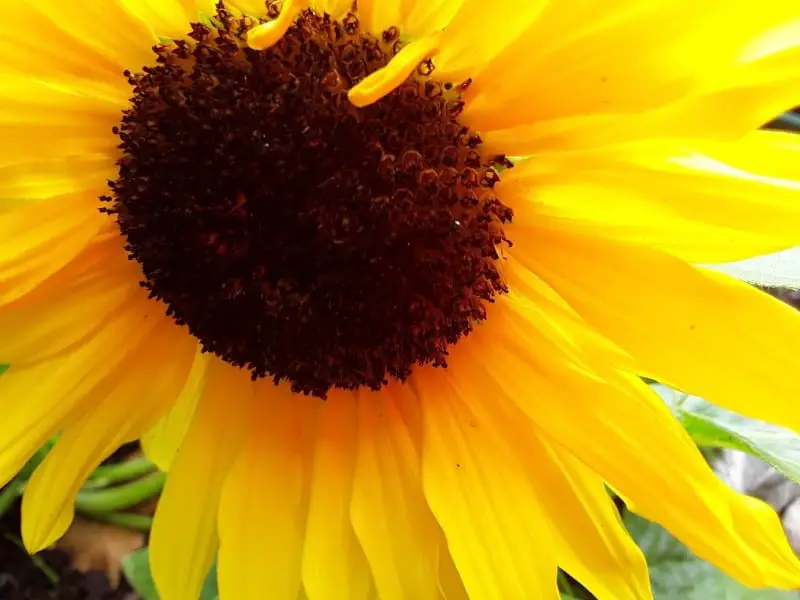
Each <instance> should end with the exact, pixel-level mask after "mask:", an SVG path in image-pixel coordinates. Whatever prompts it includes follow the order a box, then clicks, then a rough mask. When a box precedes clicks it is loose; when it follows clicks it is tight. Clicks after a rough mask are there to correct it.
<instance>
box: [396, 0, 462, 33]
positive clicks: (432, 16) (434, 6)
mask: <svg viewBox="0 0 800 600" xmlns="http://www.w3.org/2000/svg"><path fill="white" fill-rule="evenodd" d="M463 1H464V0H405V2H404V3H403V15H402V17H401V21H400V23H399V25H400V29H401V31H402V33H403V35H404V36H408V37H409V38H412V39H413V38H418V37H424V36H426V35H429V34H431V33H435V32H437V31H440V30H442V29H444V28H445V27H447V26H448V25H449V24H450V22H451V21H452V19H453V16H454V15H455V14H456V13H457V12H458V10H459V8H460V7H461V5H462V4H463Z"/></svg>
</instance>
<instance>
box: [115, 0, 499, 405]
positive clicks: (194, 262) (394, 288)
mask: <svg viewBox="0 0 800 600" xmlns="http://www.w3.org/2000/svg"><path fill="white" fill-rule="evenodd" d="M269 8H270V10H271V13H272V14H271V16H272V17H276V16H277V9H276V7H275V6H274V5H270V6H269ZM260 22H261V21H258V20H256V19H253V18H249V17H240V16H238V15H237V16H235V15H233V14H232V13H230V12H229V11H228V10H226V9H225V7H224V6H223V5H222V4H220V5H219V6H218V7H217V14H216V15H215V16H214V17H213V18H212V19H210V20H209V21H208V22H207V23H202V24H201V23H194V24H192V26H191V29H192V30H191V33H190V34H188V36H187V39H185V40H173V41H169V42H165V43H163V44H161V45H158V46H156V47H155V48H154V52H155V55H156V57H155V61H154V64H153V65H152V66H148V67H144V68H143V70H142V72H140V73H130V72H126V73H125V76H126V77H127V78H128V80H129V83H130V85H131V86H132V87H133V95H132V98H131V105H130V108H128V109H127V110H125V111H124V113H123V116H122V120H121V123H120V125H119V127H116V128H115V129H114V133H115V134H116V135H118V137H119V139H120V145H119V149H120V153H121V154H120V158H119V161H118V166H119V175H118V177H117V179H116V180H115V181H113V182H110V184H109V185H110V193H109V195H108V196H104V197H103V198H102V201H103V202H104V204H103V208H102V209H101V210H103V211H104V212H107V213H109V214H112V215H114V216H115V218H116V219H117V222H118V224H119V228H120V230H121V232H122V234H123V236H124V238H125V241H126V246H125V249H126V251H127V252H128V254H129V256H130V257H131V259H133V260H135V261H137V262H138V263H139V264H140V265H141V269H142V272H143V278H144V279H143V281H142V286H143V287H145V288H146V289H147V290H149V293H150V296H151V297H153V298H157V299H159V300H160V301H162V302H163V303H164V304H165V305H166V306H167V311H168V314H170V315H171V316H172V317H173V318H174V320H175V321H176V322H177V323H179V324H181V325H185V326H186V327H188V329H189V330H190V332H191V333H192V335H194V336H195V337H196V338H197V339H198V340H199V341H200V343H201V344H202V347H203V349H204V350H205V351H207V352H210V353H213V354H215V355H217V356H218V357H220V358H221V359H223V360H225V361H227V362H228V363H231V364H233V365H236V366H241V367H243V368H246V369H249V370H250V371H251V373H252V375H253V377H254V378H260V377H271V378H273V379H274V380H275V382H279V381H288V382H289V383H290V384H291V386H292V389H293V390H294V391H295V392H301V393H306V394H311V395H316V396H320V397H323V398H324V397H325V395H326V393H327V392H328V391H329V390H330V389H331V388H342V389H358V388H361V387H367V388H371V389H379V388H380V387H381V386H383V385H385V384H386V383H387V382H388V380H389V379H390V378H397V379H400V380H403V379H405V378H407V377H408V376H409V375H410V373H411V370H412V368H413V367H414V366H415V365H423V364H433V365H436V366H446V357H447V353H448V347H449V346H450V345H452V344H454V343H456V342H457V341H458V340H459V339H461V338H462V337H463V336H465V335H467V334H468V333H469V332H470V331H471V329H472V328H473V327H474V325H475V324H476V323H477V322H479V321H481V320H483V319H485V317H486V303H488V302H491V301H492V300H493V297H494V296H496V295H497V294H500V293H504V292H506V291H507V289H506V287H505V284H504V283H503V280H502V277H501V273H500V268H499V267H500V264H499V260H500V254H501V247H502V245H503V244H507V243H508V241H507V239H506V237H505V235H504V232H503V224H504V223H507V222H509V221H510V219H511V217H512V213H511V210H510V209H509V208H507V207H506V206H504V205H503V204H502V203H501V202H500V201H499V200H498V198H497V197H496V195H495V194H494V193H493V187H494V186H495V184H496V183H497V182H498V181H499V176H498V174H497V170H496V169H495V166H497V165H499V164H507V160H506V159H505V158H504V157H502V156H487V155H485V154H484V153H482V148H481V140H480V137H479V136H478V135H477V134H476V133H475V132H473V131H471V130H470V129H469V128H468V127H466V126H463V125H462V124H461V123H460V122H459V114H460V112H461V110H462V107H463V102H462V101H461V94H462V93H463V91H464V89H466V87H467V85H468V82H463V83H461V84H457V85H452V84H447V83H442V82H439V81H437V80H435V79H433V78H431V77H430V75H431V73H432V71H433V68H434V67H433V64H432V62H431V61H425V62H423V63H421V64H420V66H419V67H418V69H417V70H416V72H415V73H413V74H412V75H411V76H410V77H409V78H408V79H407V80H406V81H405V82H403V83H402V84H400V85H399V86H398V87H397V88H396V89H394V91H392V92H391V93H389V94H388V95H387V96H385V97H384V98H382V99H381V100H379V101H377V102H375V103H374V104H371V105H368V106H365V107H362V108H357V107H355V106H354V105H353V104H352V103H351V102H350V101H349V100H348V97H347V92H348V90H349V89H350V88H351V87H352V86H354V85H356V84H357V83H358V82H360V81H362V80H363V79H364V78H365V77H366V76H368V75H369V74H371V73H374V72H375V71H377V70H378V69H380V68H382V67H384V66H386V65H387V64H388V62H389V61H390V60H391V59H392V57H393V56H394V55H396V54H397V52H399V51H400V49H401V48H402V42H401V41H400V39H399V36H398V31H397V30H395V29H390V30H388V31H385V32H384V33H383V35H382V36H381V37H380V38H376V37H374V36H372V35H370V34H369V33H366V32H364V31H362V30H361V28H360V26H359V22H358V19H357V17H356V16H355V15H353V14H350V15H348V16H347V17H345V18H344V19H342V20H341V21H336V20H333V19H332V18H330V17H329V16H327V15H318V14H316V13H313V12H311V11H303V12H301V13H300V14H299V16H298V17H297V18H296V20H295V22H294V23H293V25H292V26H291V27H290V28H289V29H288V31H287V32H286V33H285V35H283V37H282V38H281V39H280V41H278V42H277V43H276V44H275V45H274V46H272V47H271V48H269V49H267V50H263V51H256V50H253V49H251V48H249V47H248V46H247V41H246V39H247V32H248V30H250V29H251V28H252V27H254V26H255V25H258V24H259V23H260Z"/></svg>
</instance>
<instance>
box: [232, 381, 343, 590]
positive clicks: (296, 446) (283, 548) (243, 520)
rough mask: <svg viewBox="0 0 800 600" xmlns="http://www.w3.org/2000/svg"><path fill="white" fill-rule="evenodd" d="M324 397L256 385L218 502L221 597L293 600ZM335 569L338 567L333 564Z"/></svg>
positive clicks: (283, 388) (299, 580)
mask: <svg viewBox="0 0 800 600" xmlns="http://www.w3.org/2000/svg"><path fill="white" fill-rule="evenodd" d="M320 403H321V401H320V400H319V399H318V398H310V397H308V396H304V395H301V394H293V393H292V392H291V390H290V389H289V387H288V386H285V385H282V386H275V385H274V384H272V382H270V381H264V382H260V383H258V384H257V387H256V400H255V412H254V415H253V428H252V432H251V434H250V436H249V438H248V439H247V440H246V442H245V445H244V447H243V448H242V451H241V453H240V456H239V457H238V458H237V460H236V462H235V464H234V467H233V469H232V470H231V473H230V475H229V476H228V478H227V479H226V480H225V487H224V489H223V492H222V500H221V502H220V507H219V541H220V546H219V561H218V567H217V573H218V578H219V590H220V597H221V598H234V599H241V600H258V599H259V598H261V597H263V594H264V590H269V597H270V598H274V599H275V600H295V599H296V598H297V596H298V594H299V593H300V588H301V558H302V550H303V538H304V535H303V533H304V529H305V521H306V514H307V510H308V499H307V497H306V482H305V481H304V480H306V479H307V478H308V472H307V467H308V465H307V464H304V462H305V461H304V458H306V457H307V456H308V451H309V450H310V448H309V447H307V446H305V443H306V442H307V441H308V440H309V434H310V433H311V431H310V429H311V428H310V427H309V425H310V423H311V422H310V421H309V416H310V415H311V411H314V410H316V409H317V408H319V404H320ZM329 568H331V569H336V568H339V565H337V564H336V563H335V562H334V563H332V564H331V565H330V566H329Z"/></svg>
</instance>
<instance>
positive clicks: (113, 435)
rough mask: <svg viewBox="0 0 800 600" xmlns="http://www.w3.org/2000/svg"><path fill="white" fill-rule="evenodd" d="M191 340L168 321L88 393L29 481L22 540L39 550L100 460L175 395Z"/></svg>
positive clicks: (70, 512) (56, 534) (59, 528)
mask: <svg viewBox="0 0 800 600" xmlns="http://www.w3.org/2000/svg"><path fill="white" fill-rule="evenodd" d="M192 346H193V341H192V339H191V338H190V337H189V336H188V335H186V333H185V332H184V331H183V330H182V329H180V328H178V327H176V326H174V325H173V324H171V323H164V324H163V326H162V327H159V328H157V329H156V331H155V332H154V334H153V335H151V336H149V337H148V338H147V339H145V340H144V342H143V343H142V344H141V345H140V348H139V349H138V351H137V352H136V353H135V354H133V355H132V356H130V359H129V360H128V361H126V364H125V368H124V369H121V370H119V371H116V372H115V371H112V373H111V375H110V376H109V377H108V378H107V379H106V381H104V382H103V383H101V384H100V386H98V387H97V388H95V390H93V393H92V394H91V397H90V398H89V399H87V400H88V401H87V403H86V404H87V408H88V411H87V413H86V414H85V415H82V416H80V417H79V418H78V419H77V420H76V421H75V422H73V423H71V424H70V425H69V426H68V427H67V429H66V431H64V433H63V434H62V436H61V437H60V438H59V440H58V443H57V444H56V445H55V447H54V448H53V449H52V450H51V451H50V453H49V454H48V455H47V458H45V460H44V461H43V462H42V464H41V465H40V466H39V468H37V469H36V471H35V472H34V474H33V476H32V477H31V479H30V481H29V482H28V483H27V484H26V485H25V495H24V497H23V500H22V540H23V541H24V542H25V547H26V548H27V549H28V551H30V552H38V551H40V550H43V549H45V548H47V547H48V546H50V545H51V544H52V543H54V542H55V541H56V540H57V539H58V538H60V537H61V536H62V535H63V534H64V532H65V531H66V530H67V528H68V527H69V525H70V523H71V522H72V519H73V516H74V512H75V496H76V494H77V493H78V490H79V489H80V487H81V486H82V485H83V483H84V482H85V481H86V479H87V478H88V477H89V475H90V474H91V473H92V471H94V470H95V469H96V468H97V467H98V466H99V465H100V463H101V462H102V461H103V460H105V459H106V458H107V457H108V456H109V455H110V454H111V453H112V452H113V451H114V450H116V449H117V448H118V447H119V446H121V445H122V444H123V443H125V442H130V441H133V440H135V439H137V438H138V437H139V436H140V435H141V434H142V433H143V432H144V431H145V429H146V428H147V427H148V426H149V425H151V424H152V423H153V422H155V421H156V420H157V419H158V417H159V415H160V414H162V413H163V412H164V411H165V410H166V409H167V408H168V407H169V405H170V404H171V403H172V402H173V401H174V399H175V397H176V396H177V395H178V393H179V392H180V389H181V388H182V387H183V385H184V383H185V382H186V376H187V374H188V372H189V366H190V364H191V358H192V351H193V347H192Z"/></svg>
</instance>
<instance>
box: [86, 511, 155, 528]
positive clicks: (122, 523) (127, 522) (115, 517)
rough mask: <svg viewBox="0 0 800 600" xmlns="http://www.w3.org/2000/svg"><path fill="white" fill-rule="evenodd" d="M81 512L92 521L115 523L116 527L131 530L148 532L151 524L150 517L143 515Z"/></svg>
mask: <svg viewBox="0 0 800 600" xmlns="http://www.w3.org/2000/svg"><path fill="white" fill-rule="evenodd" d="M81 514H82V515H83V516H84V517H87V518H89V519H92V520H93V521H100V522H101V523H108V524H109V525H116V526H117V527H124V528H125V529H132V530H133V531H142V532H148V531H150V528H151V527H152V526H153V519H152V517H147V516H145V515H134V514H131V513H115V512H90V511H81Z"/></svg>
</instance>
